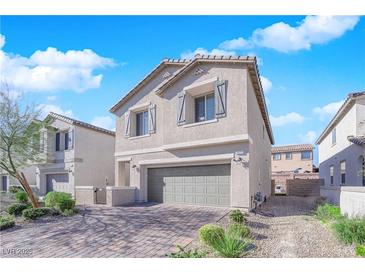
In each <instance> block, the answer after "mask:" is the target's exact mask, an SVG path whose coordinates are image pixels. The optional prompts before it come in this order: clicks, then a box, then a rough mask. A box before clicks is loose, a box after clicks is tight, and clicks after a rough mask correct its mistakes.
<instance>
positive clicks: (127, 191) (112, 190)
mask: <svg viewBox="0 0 365 274" xmlns="http://www.w3.org/2000/svg"><path fill="white" fill-rule="evenodd" d="M135 200H136V198H135V188H134V187H107V188H106V204H107V205H108V206H123V205H128V204H133V203H134V202H135Z"/></svg>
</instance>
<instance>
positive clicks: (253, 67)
mask: <svg viewBox="0 0 365 274" xmlns="http://www.w3.org/2000/svg"><path fill="white" fill-rule="evenodd" d="M199 62H221V63H246V64H247V65H248V71H249V74H250V77H251V79H252V82H253V86H254V89H255V94H256V98H257V100H258V103H259V107H260V110H261V114H262V117H263V120H264V122H265V126H266V130H267V132H268V134H269V137H270V141H271V143H272V144H274V135H273V131H272V128H271V124H270V119H269V115H268V111H267V106H266V102H265V96H264V93H263V89H262V83H261V79H260V75H259V71H258V67H257V61H256V57H254V56H230V55H200V54H197V55H195V56H194V58H193V59H164V60H162V62H161V63H160V64H159V65H158V66H157V67H155V68H154V69H153V70H152V71H151V72H150V73H149V74H148V75H147V76H146V77H145V78H143V79H142V81H140V82H139V83H138V84H137V85H136V86H135V87H134V88H133V89H132V90H131V91H130V92H128V93H127V95H126V96H124V97H123V98H122V99H121V100H120V101H119V102H118V103H116V104H115V105H114V106H113V107H112V108H111V109H110V111H111V112H112V113H114V112H115V111H116V110H117V109H118V108H119V107H120V106H122V105H123V104H124V103H125V102H126V101H128V100H129V98H130V97H132V96H133V95H134V94H135V93H136V92H138V91H139V89H140V88H141V87H143V86H144V84H146V83H147V82H148V80H150V79H151V78H153V77H154V75H155V74H157V73H158V72H159V71H161V70H162V69H163V68H164V67H165V66H166V65H169V64H181V65H183V66H182V67H181V68H180V69H178V70H177V71H176V72H175V73H173V75H172V76H170V77H169V78H167V79H165V80H164V81H162V82H161V83H160V84H159V85H158V86H157V87H156V88H155V89H154V90H153V91H154V92H155V93H156V94H162V93H163V91H164V90H165V89H166V88H167V87H169V86H171V85H172V84H173V83H174V82H175V81H177V80H178V79H179V78H180V77H181V76H182V75H184V73H185V72H187V71H189V69H190V68H192V67H193V66H194V65H195V64H197V63H199Z"/></svg>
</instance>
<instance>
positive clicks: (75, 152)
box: [35, 112, 115, 195]
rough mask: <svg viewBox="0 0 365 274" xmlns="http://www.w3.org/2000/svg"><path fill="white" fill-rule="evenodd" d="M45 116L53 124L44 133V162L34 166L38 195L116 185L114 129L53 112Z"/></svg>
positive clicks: (42, 145)
mask: <svg viewBox="0 0 365 274" xmlns="http://www.w3.org/2000/svg"><path fill="white" fill-rule="evenodd" d="M45 119H46V120H47V121H48V124H49V125H50V127H49V128H48V129H43V132H42V134H41V140H40V141H41V153H43V154H44V162H43V163H41V164H38V165H36V166H35V167H36V185H37V189H38V192H39V195H44V194H46V193H47V192H49V191H63V192H68V193H71V194H72V195H75V187H76V186H94V187H100V188H101V187H104V188H105V187H106V186H108V185H114V156H113V154H114V146H115V133H114V132H113V131H110V130H106V129H103V128H100V127H96V126H94V125H91V124H88V123H84V122H81V121H78V120H75V119H72V118H69V117H65V116H63V115H60V114H56V113H52V112H51V113H50V114H49V115H48V116H47V117H46V118H45Z"/></svg>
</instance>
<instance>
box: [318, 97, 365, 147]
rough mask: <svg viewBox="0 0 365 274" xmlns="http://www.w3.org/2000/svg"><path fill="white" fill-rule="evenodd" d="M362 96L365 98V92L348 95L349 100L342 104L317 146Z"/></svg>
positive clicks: (319, 138)
mask: <svg viewBox="0 0 365 274" xmlns="http://www.w3.org/2000/svg"><path fill="white" fill-rule="evenodd" d="M360 96H365V91H360V92H353V93H349V94H348V95H347V98H346V100H345V102H344V103H343V104H342V106H341V107H340V109H339V110H338V111H337V113H336V114H335V116H334V117H333V118H332V120H331V121H330V122H329V124H328V125H327V127H326V128H325V129H324V130H323V132H322V133H321V135H320V136H319V137H318V139H317V141H316V144H317V145H318V144H320V143H321V142H322V141H323V139H324V138H325V137H326V136H327V135H328V133H330V132H331V131H332V129H333V128H334V127H335V126H336V125H337V123H338V122H339V121H341V119H342V118H343V117H344V116H345V115H346V113H347V112H348V111H349V110H350V109H351V108H352V106H353V105H354V104H355V102H356V99H357V98H358V97H360Z"/></svg>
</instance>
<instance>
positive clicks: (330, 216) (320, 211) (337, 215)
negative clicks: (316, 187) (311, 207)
mask: <svg viewBox="0 0 365 274" xmlns="http://www.w3.org/2000/svg"><path fill="white" fill-rule="evenodd" d="M315 216H316V218H318V219H319V220H321V221H322V222H330V221H335V220H338V219H341V218H343V216H342V215H341V210H340V207H338V206H334V205H331V204H329V203H325V204H323V205H320V206H318V207H317V209H316V211H315Z"/></svg>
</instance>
